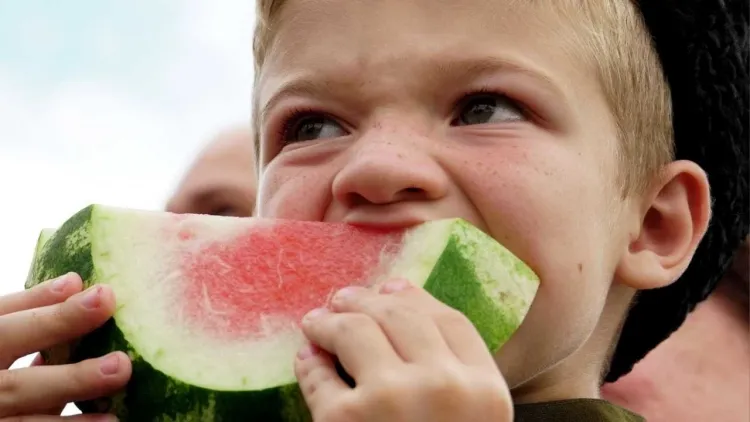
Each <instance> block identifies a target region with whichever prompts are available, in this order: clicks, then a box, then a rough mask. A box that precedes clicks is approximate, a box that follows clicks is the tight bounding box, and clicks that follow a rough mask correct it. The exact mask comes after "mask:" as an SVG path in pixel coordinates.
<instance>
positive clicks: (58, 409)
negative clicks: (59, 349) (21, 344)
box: [29, 353, 65, 415]
mask: <svg viewBox="0 0 750 422" xmlns="http://www.w3.org/2000/svg"><path fill="white" fill-rule="evenodd" d="M43 365H44V357H43V356H42V354H41V353H37V354H36V356H34V360H32V361H31V363H30V364H29V367H33V366H43ZM64 409H65V405H55V406H52V407H50V408H49V409H45V410H44V411H40V412H38V413H39V414H41V415H60V414H61V413H62V411H63V410H64Z"/></svg>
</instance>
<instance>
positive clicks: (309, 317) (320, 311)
mask: <svg viewBox="0 0 750 422" xmlns="http://www.w3.org/2000/svg"><path fill="white" fill-rule="evenodd" d="M327 313H328V309H326V308H317V309H313V310H312V311H310V312H308V313H307V315H305V317H304V318H303V319H304V320H307V321H311V320H314V319H315V318H318V317H320V316H321V315H325V314H327Z"/></svg>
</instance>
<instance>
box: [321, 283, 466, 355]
mask: <svg viewBox="0 0 750 422" xmlns="http://www.w3.org/2000/svg"><path fill="white" fill-rule="evenodd" d="M420 305H422V307H424V305H423V304H422V303H421V302H420V301H409V300H408V298H404V297H402V296H397V295H391V294H379V293H377V292H374V291H372V290H370V289H365V288H358V287H348V288H345V289H342V290H340V291H338V292H337V293H336V294H335V295H334V296H333V298H332V299H331V307H332V308H333V310H334V311H337V312H359V313H363V314H365V315H368V316H370V317H371V318H372V319H374V320H375V321H376V322H377V323H378V324H379V325H380V327H381V328H382V329H383V331H384V332H385V334H386V336H387V337H388V339H389V340H390V342H391V344H392V345H393V348H394V349H395V350H396V353H398V354H399V356H401V358H403V359H404V360H405V361H407V362H420V361H422V362H424V361H435V360H440V361H442V360H445V359H446V358H455V356H454V355H453V352H452V351H451V349H450V348H449V347H448V345H447V344H446V342H445V340H443V334H442V333H441V332H440V330H439V329H438V327H437V325H436V322H435V321H433V320H432V318H431V312H430V311H431V310H430V309H426V310H425V309H420Z"/></svg>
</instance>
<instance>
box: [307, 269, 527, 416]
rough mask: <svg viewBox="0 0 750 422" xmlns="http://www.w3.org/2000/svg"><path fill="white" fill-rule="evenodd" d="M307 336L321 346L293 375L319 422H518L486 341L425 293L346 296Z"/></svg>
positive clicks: (391, 289)
mask: <svg viewBox="0 0 750 422" xmlns="http://www.w3.org/2000/svg"><path fill="white" fill-rule="evenodd" d="M302 329H303V332H304V333H305V335H306V336H307V338H308V339H309V340H310V342H311V343H313V344H314V345H317V346H310V347H305V348H303V349H302V350H300V353H299V355H298V357H297V359H296V364H295V371H296V374H297V378H298V380H299V385H300V388H301V390H302V393H303V395H304V397H305V400H306V402H307V404H308V407H309V408H310V411H311V412H312V415H313V419H314V420H315V421H316V422H375V421H378V422H412V421H431V422H441V421H445V422H465V421H478V420H483V421H496V422H502V421H512V420H513V405H512V401H511V398H510V392H509V390H508V386H507V385H506V383H505V379H504V378H503V377H502V375H501V374H500V371H499V370H498V368H497V366H496V364H495V362H494V360H493V358H492V355H491V354H490V353H489V351H488V350H487V346H486V345H485V343H484V342H483V341H482V338H481V337H480V336H479V333H478V332H477V331H476V329H475V328H474V326H473V325H472V324H471V323H470V322H469V320H468V319H467V318H466V317H465V316H464V315H463V314H461V313H459V312H458V311H455V310H453V309H452V308H449V307H448V306H446V305H444V304H442V303H441V302H439V301H438V300H437V299H435V298H433V297H432V296H431V295H430V294H429V293H427V292H426V291H424V290H423V289H419V288H416V287H412V286H410V285H409V284H408V283H406V282H395V283H391V284H388V285H386V286H384V288H383V289H382V290H381V293H380V294H378V293H377V292H374V291H371V290H368V289H364V288H347V289H344V290H342V291H340V292H339V293H338V294H337V295H336V296H334V298H333V300H332V303H331V312H329V311H326V310H315V311H312V312H311V313H310V314H308V316H306V317H305V319H304V320H303V323H302ZM318 346H319V347H318ZM321 349H322V350H321ZM332 355H335V356H336V357H337V358H338V359H339V361H340V363H341V366H343V368H344V369H345V370H346V372H347V373H348V374H349V375H351V376H352V378H353V379H354V381H355V383H356V386H355V387H354V388H351V387H350V386H349V385H347V383H346V382H344V380H342V378H341V377H340V376H339V375H338V374H337V372H336V367H335V358H334V357H333V356H332Z"/></svg>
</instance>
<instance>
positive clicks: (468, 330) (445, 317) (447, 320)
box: [381, 280, 497, 369]
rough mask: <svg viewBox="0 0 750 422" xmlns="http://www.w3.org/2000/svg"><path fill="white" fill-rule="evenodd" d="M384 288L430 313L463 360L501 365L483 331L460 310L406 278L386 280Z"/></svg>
mask: <svg viewBox="0 0 750 422" xmlns="http://www.w3.org/2000/svg"><path fill="white" fill-rule="evenodd" d="M381 292H383V293H386V294H389V295H392V296H395V297H398V298H402V299H403V300H407V301H409V303H413V304H414V306H417V307H419V309H423V310H424V311H425V312H427V313H428V314H430V316H431V319H432V320H433V321H435V325H436V327H437V329H438V330H439V331H440V333H441V335H442V338H443V340H444V341H445V343H446V344H447V346H448V348H449V349H450V350H451V351H452V352H453V355H454V356H456V357H457V358H458V360H459V361H461V362H463V363H464V364H466V365H471V366H480V367H487V368H493V369H495V368H497V365H496V364H495V360H494V359H493V357H492V353H491V352H490V350H489V348H488V347H487V344H486V343H485V342H484V339H482V336H481V335H480V334H479V331H477V329H476V327H475V326H474V324H472V323H471V321H470V320H469V319H468V318H467V317H466V316H465V315H464V314H462V313H461V312H459V311H458V310H456V309H453V308H451V307H450V306H448V305H446V304H444V303H443V302H441V301H439V300H438V299H436V298H435V297H434V296H432V295H431V294H430V293H429V292H427V291H426V290H424V289H421V288H418V287H415V286H413V285H412V284H410V283H408V282H406V281H402V280H394V281H393V282H389V283H386V284H384V285H383V287H382V288H381Z"/></svg>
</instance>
